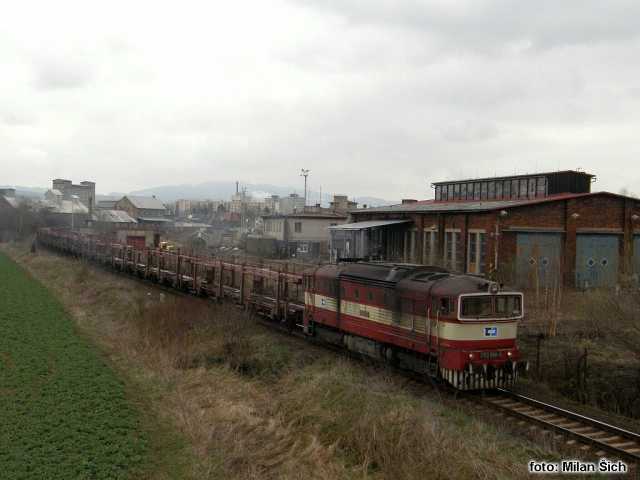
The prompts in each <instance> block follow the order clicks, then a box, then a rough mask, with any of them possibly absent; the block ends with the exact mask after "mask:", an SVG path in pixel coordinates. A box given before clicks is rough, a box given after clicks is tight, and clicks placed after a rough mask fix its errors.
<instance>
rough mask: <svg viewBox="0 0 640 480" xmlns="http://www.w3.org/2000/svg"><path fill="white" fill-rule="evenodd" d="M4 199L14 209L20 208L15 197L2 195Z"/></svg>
mask: <svg viewBox="0 0 640 480" xmlns="http://www.w3.org/2000/svg"><path fill="white" fill-rule="evenodd" d="M2 198H3V199H4V200H5V201H6V202H7V203H8V204H9V206H11V207H13V208H18V199H17V198H15V197H7V196H6V195H2Z"/></svg>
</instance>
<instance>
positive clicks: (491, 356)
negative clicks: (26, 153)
mask: <svg viewBox="0 0 640 480" xmlns="http://www.w3.org/2000/svg"><path fill="white" fill-rule="evenodd" d="M497 358H500V352H480V360H495V359H497Z"/></svg>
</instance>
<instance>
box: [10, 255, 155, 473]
mask: <svg viewBox="0 0 640 480" xmlns="http://www.w3.org/2000/svg"><path fill="white" fill-rule="evenodd" d="M140 423H141V420H140V417H139V415H138V414H137V412H136V410H135V409H134V408H133V407H132V406H131V404H130V403H129V402H128V400H127V398H126V396H125V385H124V384H123V382H122V381H121V380H119V379H118V377H117V376H116V375H115V373H114V372H113V371H112V370H111V368H110V367H109V366H108V365H107V364H106V363H105V361H104V359H103V358H101V356H100V354H99V353H97V352H96V351H95V350H94V348H93V347H92V346H91V345H90V344H89V343H88V341H87V340H86V339H84V338H83V337H81V336H79V335H78V334H77V333H76V331H75V330H74V324H73V321H72V320H71V318H70V317H69V316H68V315H67V314H66V313H65V311H64V309H63V307H62V306H61V304H60V303H59V302H58V301H56V300H55V299H54V298H53V297H52V296H51V295H50V293H49V292H48V290H47V289H46V288H45V287H44V286H42V285H41V284H39V283H38V282H36V281H35V280H33V279H31V278H30V277H29V276H28V275H27V274H26V273H25V272H24V271H23V270H21V269H20V268H19V267H18V266H17V265H16V264H14V263H13V262H11V261H10V260H9V259H8V258H7V257H6V256H4V255H3V254H0V426H1V427H0V472H1V473H0V476H1V477H2V478H6V479H19V478H20V479H21V478H25V479H26V478H47V479H56V478H64V479H73V478H82V479H101V478H110V479H111V478H129V477H131V476H137V475H139V474H140V469H141V468H142V466H143V464H144V463H145V460H146V458H145V456H146V453H147V452H148V449H149V447H148V439H147V436H146V434H145V433H144V431H143V430H142V429H141V425H140ZM141 432H142V433H141Z"/></svg>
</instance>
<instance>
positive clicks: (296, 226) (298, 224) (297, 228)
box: [293, 222, 302, 233]
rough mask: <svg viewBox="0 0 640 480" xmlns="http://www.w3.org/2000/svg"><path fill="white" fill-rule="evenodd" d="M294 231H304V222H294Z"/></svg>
mask: <svg viewBox="0 0 640 480" xmlns="http://www.w3.org/2000/svg"><path fill="white" fill-rule="evenodd" d="M293 231H294V232H296V233H301V232H302V222H295V223H294V224H293Z"/></svg>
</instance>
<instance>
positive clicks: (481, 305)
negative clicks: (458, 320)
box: [461, 295, 493, 318]
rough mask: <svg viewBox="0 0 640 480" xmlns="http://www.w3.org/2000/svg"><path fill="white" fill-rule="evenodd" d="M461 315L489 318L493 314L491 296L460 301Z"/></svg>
mask: <svg viewBox="0 0 640 480" xmlns="http://www.w3.org/2000/svg"><path fill="white" fill-rule="evenodd" d="M461 314H462V316H463V317H468V318H469V317H471V318H479V317H490V316H491V315H492V314H493V299H492V298H491V296H489V295H486V296H484V295H483V296H481V297H469V298H465V299H463V300H462V308H461Z"/></svg>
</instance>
